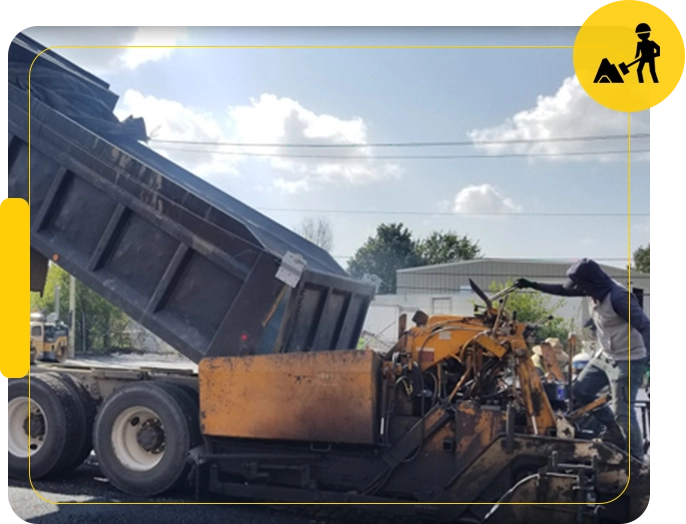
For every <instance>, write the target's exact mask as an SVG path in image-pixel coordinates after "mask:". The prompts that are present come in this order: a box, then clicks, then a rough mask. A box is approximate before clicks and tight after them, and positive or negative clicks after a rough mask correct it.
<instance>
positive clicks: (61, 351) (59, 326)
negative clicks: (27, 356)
mask: <svg viewBox="0 0 686 524" xmlns="http://www.w3.org/2000/svg"><path fill="white" fill-rule="evenodd" d="M68 358H69V328H68V327H67V325H66V324H64V323H63V322H60V321H59V320H57V315H56V314H55V313H51V314H50V315H48V316H47V317H45V316H44V315H43V314H42V313H31V364H35V363H36V361H38V360H48V361H52V362H60V363H62V362H64V361H66V360H67V359H68Z"/></svg>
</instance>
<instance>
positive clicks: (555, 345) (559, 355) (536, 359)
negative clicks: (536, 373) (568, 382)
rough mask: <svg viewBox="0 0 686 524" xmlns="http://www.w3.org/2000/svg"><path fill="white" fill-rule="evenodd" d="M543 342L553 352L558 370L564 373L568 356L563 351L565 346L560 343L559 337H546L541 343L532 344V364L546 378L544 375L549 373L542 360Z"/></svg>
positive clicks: (565, 372) (566, 368)
mask: <svg viewBox="0 0 686 524" xmlns="http://www.w3.org/2000/svg"><path fill="white" fill-rule="evenodd" d="M544 344H547V345H548V346H549V347H550V349H551V350H552V352H553V354H554V355H555V360H557V365H558V366H559V367H560V371H561V372H562V374H563V375H566V374H567V371H568V366H567V365H568V364H569V356H568V355H567V353H566V352H565V348H564V346H563V345H562V342H560V339H559V338H554V337H549V338H546V339H545V340H544V341H543V343H542V344H541V345H539V346H534V347H533V348H532V351H533V353H534V354H533V356H532V357H531V360H532V361H533V363H534V366H536V368H537V369H538V370H540V371H541V374H542V376H544V377H545V378H548V377H547V376H546V375H547V374H548V373H549V369H548V368H547V366H546V364H545V362H544V359H543V349H542V347H541V346H542V345H544Z"/></svg>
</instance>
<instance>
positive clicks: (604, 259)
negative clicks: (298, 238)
mask: <svg viewBox="0 0 686 524" xmlns="http://www.w3.org/2000/svg"><path fill="white" fill-rule="evenodd" d="M331 256H332V257H333V258H352V257H354V256H355V255H331ZM586 258H590V259H592V260H595V261H596V262H612V261H624V262H628V261H629V260H628V259H627V257H625V256H624V257H586ZM578 259H579V257H578V256H574V257H546V258H525V257H496V258H487V259H484V258H476V259H470V260H456V261H455V262H472V261H487V262H504V261H507V262H531V263H540V264H545V263H546V262H569V263H572V262H574V261H575V260H578ZM448 263H450V262H448ZM419 267H424V266H419ZM413 269H416V268H413ZM422 274H425V273H422Z"/></svg>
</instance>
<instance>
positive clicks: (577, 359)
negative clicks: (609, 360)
mask: <svg viewBox="0 0 686 524" xmlns="http://www.w3.org/2000/svg"><path fill="white" fill-rule="evenodd" d="M590 361H591V357H589V356H588V355H587V354H586V353H579V354H578V355H575V356H574V358H573V359H572V368H573V369H575V370H577V371H581V370H582V369H584V368H585V367H586V364H588V363H589V362H590Z"/></svg>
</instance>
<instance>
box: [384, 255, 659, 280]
mask: <svg viewBox="0 0 686 524" xmlns="http://www.w3.org/2000/svg"><path fill="white" fill-rule="evenodd" d="M574 262H576V260H575V259H569V260H550V259H535V258H475V259H472V260H460V261H458V262H448V263H446V264H433V265H430V266H418V267H409V268H404V269H399V270H398V271H397V272H398V273H423V272H435V271H436V270H437V269H440V270H447V271H446V272H450V270H451V269H452V270H457V271H458V272H462V271H460V270H463V269H465V270H467V271H469V270H472V269H474V268H475V266H478V265H484V264H492V263H501V264H507V265H511V266H516V267H518V268H524V267H526V266H536V267H537V268H540V267H541V266H547V267H548V268H550V269H553V268H554V269H558V270H564V271H566V270H567V268H568V267H569V266H571V265H572V264H573V263H574ZM598 265H600V267H601V268H602V269H603V271H605V272H606V273H607V274H608V275H610V276H624V275H628V274H629V271H628V270H626V269H624V268H621V267H616V266H609V265H607V264H602V263H598ZM631 273H632V276H643V277H647V276H649V275H648V274H646V273H639V272H638V271H632V272H631Z"/></svg>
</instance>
